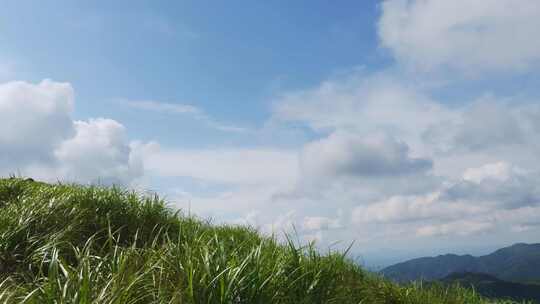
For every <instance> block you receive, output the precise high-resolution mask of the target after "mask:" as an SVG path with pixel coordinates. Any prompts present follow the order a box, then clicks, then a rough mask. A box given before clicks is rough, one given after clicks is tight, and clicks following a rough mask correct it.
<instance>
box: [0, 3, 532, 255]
mask: <svg viewBox="0 0 540 304" xmlns="http://www.w3.org/2000/svg"><path fill="white" fill-rule="evenodd" d="M538 20H540V4H539V3H538V2H537V1H535V0H524V1H518V0H487V1H485V2H469V1H466V0H456V1H451V2H448V1H440V0H423V1H420V0H387V1H342V2H339V3H333V2H327V1H295V2H294V3H291V2H290V1H264V2H263V1H260V2H254V1H237V2H234V3H232V2H216V1H115V2H114V3H111V2H110V1H92V2H91V3H90V2H83V1H47V2H43V1H41V2H38V1H24V0H22V1H5V2H3V3H2V9H1V10H0V121H2V126H3V128H2V131H0V152H1V153H2V154H1V155H0V174H2V175H9V174H12V173H20V174H22V175H28V176H34V177H36V178H39V179H42V180H47V181H56V180H58V179H61V180H72V181H77V182H81V183H96V182H101V183H121V184H124V185H127V186H129V187H132V188H136V189H144V190H148V189H150V190H156V191H158V192H159V193H162V194H164V195H165V197H166V198H167V200H168V201H169V202H170V204H171V206H173V207H175V208H182V209H184V210H187V209H189V210H190V212H194V213H196V214H198V215H200V216H202V217H211V218H213V219H214V220H215V221H217V222H227V223H237V224H250V225H253V226H256V227H258V228H259V229H260V230H261V231H263V232H265V233H271V232H278V233H280V232H283V231H290V230H291V229H292V227H293V226H294V227H297V232H298V234H299V237H300V238H301V239H303V240H305V241H309V240H316V241H317V242H318V244H319V246H320V247H321V248H328V246H333V248H338V249H339V248H342V247H346V246H347V245H348V244H349V243H350V242H352V241H353V240H354V241H355V244H356V245H355V247H354V250H353V251H354V254H355V255H357V256H358V257H359V258H360V259H361V260H362V261H364V262H365V263H367V264H369V265H372V266H373V265H380V264H386V263H390V262H393V261H398V260H400V259H403V258H407V257H412V256H417V255H424V254H438V253H445V252H448V251H452V252H458V253H464V252H470V253H476V254H481V253H486V252H488V251H489V250H491V249H493V248H496V247H498V246H504V245H508V244H511V243H515V242H521V241H524V242H537V241H540V240H539V239H538V238H537V237H536V235H539V234H538V233H539V232H540V222H538V218H540V183H539V182H540V165H537V157H536V155H538V152H540V151H539V150H540V141H538V138H540V137H539V136H538V133H539V132H540V124H539V123H538V121H540V104H539V98H540V90H539V89H538V88H539V87H540V77H539V76H540V75H539V74H540V73H539V71H540V70H539V67H540V66H539V63H540V40H539V39H536V38H535V37H536V33H535V31H536V29H537V28H538V27H539V26H540V22H539V21H538ZM336 242H338V244H337V245H335V243H336Z"/></svg>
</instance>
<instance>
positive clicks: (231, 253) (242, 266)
mask: <svg viewBox="0 0 540 304" xmlns="http://www.w3.org/2000/svg"><path fill="white" fill-rule="evenodd" d="M0 303H339V304H347V303H356V304H357V303H411V304H413V303H425V304H437V303H472V304H475V303H488V302H487V301H484V300H483V299H482V298H480V297H479V296H478V295H476V294H474V293H473V292H471V291H467V290H466V289H462V288H460V287H451V288H447V287H442V286H431V287H429V288H428V287H423V286H422V285H421V284H412V285H407V286H398V285H395V284H393V283H390V282H389V281H386V280H384V279H381V278H379V277H377V276H375V275H373V274H369V273H367V272H365V271H363V270H362V269H361V268H360V267H359V266H357V264H355V263H354V262H352V261H350V260H348V259H347V258H346V257H345V256H344V254H343V253H339V252H329V253H327V254H325V255H321V254H319V253H318V252H317V251H315V250H314V249H313V247H312V246H299V245H298V244H296V243H295V242H293V241H292V240H291V241H289V242H288V243H285V244H280V243H279V242H277V241H276V240H275V239H273V238H268V237H263V236H261V235H260V234H258V233H257V231H255V230H254V229H252V228H249V227H236V226H214V225H211V224H210V223H209V222H207V221H202V220H199V219H196V218H193V217H187V216H183V215H181V214H177V213H173V212H172V211H171V210H169V209H168V208H167V207H166V205H165V204H164V202H163V201H162V200H161V199H159V198H158V197H157V196H148V195H140V194H137V193H135V192H131V191H127V190H124V189H120V188H105V187H95V186H91V187H85V186H79V185H62V184H57V185H49V184H44V183H38V182H34V181H31V180H23V179H17V178H8V179H0ZM490 303H493V302H490ZM501 303H502V302H501ZM507 303H509V302H507Z"/></svg>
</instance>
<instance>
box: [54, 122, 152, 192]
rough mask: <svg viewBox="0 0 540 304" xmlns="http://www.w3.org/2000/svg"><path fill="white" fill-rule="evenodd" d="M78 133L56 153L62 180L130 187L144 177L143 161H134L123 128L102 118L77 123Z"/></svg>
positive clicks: (135, 159)
mask: <svg viewBox="0 0 540 304" xmlns="http://www.w3.org/2000/svg"><path fill="white" fill-rule="evenodd" d="M75 129H76V135H75V137H73V138H70V139H67V140H65V141H64V142H62V144H61V145H60V146H59V147H58V149H56V150H55V151H54V154H55V156H56V159H57V161H58V163H59V166H60V168H59V172H60V175H61V176H63V177H64V178H66V179H69V180H75V181H100V182H104V183H110V182H116V183H118V182H120V183H127V182H129V181H131V180H132V179H133V178H135V177H139V176H141V175H142V173H143V172H142V163H141V161H142V160H140V159H137V158H133V157H131V148H130V146H129V143H128V140H127V137H126V134H125V128H124V126H123V125H121V124H120V123H118V122H117V121H114V120H111V119H104V118H98V119H90V120H89V121H87V122H86V121H75Z"/></svg>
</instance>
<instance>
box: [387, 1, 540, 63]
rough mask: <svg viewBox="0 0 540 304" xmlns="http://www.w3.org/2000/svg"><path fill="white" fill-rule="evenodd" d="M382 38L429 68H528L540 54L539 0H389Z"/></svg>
mask: <svg viewBox="0 0 540 304" xmlns="http://www.w3.org/2000/svg"><path fill="white" fill-rule="evenodd" d="M381 7H382V15H381V17H380V19H379V23H378V31H379V36H380V40H381V44H382V45H383V46H384V47H386V48H388V49H390V50H391V52H392V53H393V54H394V55H395V57H396V58H397V60H399V61H400V62H403V63H405V64H409V65H412V66H414V67H417V68H420V69H423V70H432V69H435V68H440V67H449V68H452V69H458V70H461V71H465V72H467V73H471V72H478V71H484V70H506V71H508V70H525V69H530V68H531V67H533V66H535V64H536V63H538V62H539V60H540V40H538V39H531V37H535V36H536V31H537V29H538V28H539V27H540V3H538V1H536V0H502V1H501V0H487V1H469V0H453V1H444V0H389V1H384V2H383V3H382V5H381Z"/></svg>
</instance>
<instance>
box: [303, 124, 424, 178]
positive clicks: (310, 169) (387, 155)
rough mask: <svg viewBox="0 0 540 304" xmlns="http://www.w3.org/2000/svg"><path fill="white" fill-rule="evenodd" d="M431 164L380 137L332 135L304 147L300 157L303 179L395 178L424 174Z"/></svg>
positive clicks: (385, 137)
mask: <svg viewBox="0 0 540 304" xmlns="http://www.w3.org/2000/svg"><path fill="white" fill-rule="evenodd" d="M431 165H432V164H431V161H430V160H429V159H424V158H413V157H411V156H410V155H409V147H408V146H407V144H405V143H403V142H398V141H396V140H395V139H394V138H391V137H388V136H385V135H382V134H373V135H369V136H359V135H356V134H354V133H348V132H335V133H332V134H331V135H330V136H329V137H327V138H324V139H321V140H318V141H315V142H312V143H309V144H307V145H306V146H305V147H304V149H303V152H302V154H301V167H302V171H303V174H304V175H305V177H306V178H309V177H310V176H323V177H324V176H326V177H328V176H329V177H339V176H350V177H355V176H356V177H398V176H402V175H409V174H414V173H419V172H420V173H422V172H425V171H427V170H429V169H430V168H431Z"/></svg>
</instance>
